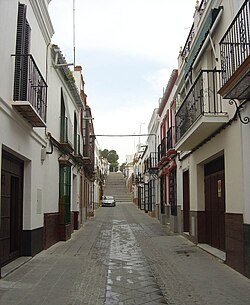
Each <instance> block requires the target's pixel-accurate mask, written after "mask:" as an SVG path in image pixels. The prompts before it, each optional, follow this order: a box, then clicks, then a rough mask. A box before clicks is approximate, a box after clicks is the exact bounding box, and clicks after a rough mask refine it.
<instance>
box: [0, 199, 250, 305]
mask: <svg viewBox="0 0 250 305" xmlns="http://www.w3.org/2000/svg"><path fill="white" fill-rule="evenodd" d="M45 304H46V305H87V304H88V305H104V304H105V305H111V304H115V305H132V304H133V305H140V304H147V305H149V304H150V305H153V304H154V305H157V304H169V305H173V304H174V305H184V304H185V305H189V304H190V305H191V304H198V305H205V304H206V305H250V280H249V279H247V278H245V277H244V276H242V275H241V274H239V273H237V272H235V271H234V270H232V269H231V268H229V267H228V266H226V265H225V264H223V263H222V262H221V261H219V260H217V259H215V258H214V257H213V256H211V255H210V254H208V253H206V252H204V251H203V250H201V249H199V248H198V247H196V246H194V245H193V244H192V243H190V242H189V241H187V240H186V239H185V238H183V237H182V236H180V235H177V234H173V233H171V232H170V231H169V230H168V229H167V228H166V227H162V226H161V225H160V224H159V223H158V221H157V220H156V219H154V218H151V217H149V216H148V215H147V214H145V213H144V212H143V211H140V210H138V209H137V208H136V207H135V206H134V205H133V204H132V203H130V204H127V203H126V204H125V203H120V204H118V205H117V207H115V208H100V209H98V210H97V212H96V215H95V217H94V218H92V219H90V220H89V221H88V222H87V223H86V224H85V225H84V227H83V228H81V229H80V230H78V231H76V232H75V233H74V234H73V235H72V238H71V239H70V240H69V241H67V242H59V243H57V244H56V245H54V246H52V247H51V248H49V249H48V250H46V251H42V252H41V253H39V254H38V255H36V256H35V257H34V258H33V259H31V260H30V261H29V262H27V263H26V264H25V265H23V266H22V267H20V268H19V269H17V270H16V271H14V272H13V273H11V274H9V275H8V276H6V277H5V278H4V279H2V280H0V305H45Z"/></svg>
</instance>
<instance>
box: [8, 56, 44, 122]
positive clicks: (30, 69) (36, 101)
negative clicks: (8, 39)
mask: <svg viewBox="0 0 250 305" xmlns="http://www.w3.org/2000/svg"><path fill="white" fill-rule="evenodd" d="M14 56H15V76H14V94H13V100H14V102H12V107H13V109H15V110H16V111H18V112H19V113H20V114H21V115H22V116H23V117H24V118H25V120H26V121H27V122H28V123H29V124H30V125H31V126H32V127H46V110H47V87H48V86H47V84H46V82H45V80H44V79H43V76H42V74H41V72H40V71H39V69H38V67H37V65H36V63H35V60H34V58H33V57H32V55H30V54H27V55H14Z"/></svg>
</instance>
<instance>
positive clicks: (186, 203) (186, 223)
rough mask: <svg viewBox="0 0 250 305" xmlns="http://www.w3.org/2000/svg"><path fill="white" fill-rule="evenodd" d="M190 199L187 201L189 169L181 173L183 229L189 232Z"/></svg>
mask: <svg viewBox="0 0 250 305" xmlns="http://www.w3.org/2000/svg"><path fill="white" fill-rule="evenodd" d="M189 214H190V201H189V171H185V172H184V173H183V231H184V232H189V230H190V229H189V217H190V215H189Z"/></svg>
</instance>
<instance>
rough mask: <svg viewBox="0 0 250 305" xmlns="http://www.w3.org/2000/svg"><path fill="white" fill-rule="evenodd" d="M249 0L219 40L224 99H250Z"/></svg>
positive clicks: (221, 90)
mask: <svg viewBox="0 0 250 305" xmlns="http://www.w3.org/2000/svg"><path fill="white" fill-rule="evenodd" d="M249 15H250V0H246V1H245V2H244V4H243V5H242V7H241V9H240V10H239V12H238V13H237V15H236V16H235V18H234V20H233V22H232V23H231V25H230V26H229V28H228V30H227V31H226V33H225V35H224V36H223V38H222V39H221V41H220V54H221V69H222V87H221V89H220V90H219V94H220V95H221V96H222V97H223V98H226V99H238V100H245V99H247V100H250V86H249V84H250V32H249V28H250V21H249Z"/></svg>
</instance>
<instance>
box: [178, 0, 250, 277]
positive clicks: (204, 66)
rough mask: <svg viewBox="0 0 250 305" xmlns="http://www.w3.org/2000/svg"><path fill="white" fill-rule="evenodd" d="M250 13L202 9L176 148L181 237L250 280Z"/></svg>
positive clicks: (182, 85)
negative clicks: (249, 117) (247, 117)
mask: <svg viewBox="0 0 250 305" xmlns="http://www.w3.org/2000/svg"><path fill="white" fill-rule="evenodd" d="M249 8H250V2H249V0H247V1H243V0H234V1H228V0H224V1H223V0H221V1H218V0H211V1H201V3H200V4H199V5H197V7H196V11H195V15H194V23H193V26H192V28H191V30H190V34H189V36H188V38H187V41H186V44H185V46H184V48H183V50H182V51H181V53H180V56H179V77H178V80H177V90H176V96H175V98H176V145H175V149H176V150H177V151H178V154H179V162H178V165H177V168H178V171H177V204H178V206H179V207H180V208H181V211H182V212H181V214H178V217H179V219H178V221H179V223H180V222H181V228H180V229H181V231H184V232H185V234H186V236H187V237H188V238H190V239H191V240H192V241H194V242H195V243H199V244H204V245H203V246H204V247H205V248H206V249H207V250H209V251H211V252H213V253H219V256H220V257H221V258H222V259H224V260H225V262H226V263H227V264H228V265H230V266H231V267H232V268H234V269H236V270H238V271H239V272H242V273H243V274H245V275H247V276H249V277H250V263H249V253H250V246H249V245H250V243H249V240H250V230H249V227H250V225H249V224H250V213H249V211H250V208H249V194H248V189H249V188H248V184H249V181H248V180H249V178H248V176H249V175H247V174H246V172H247V171H249V162H248V159H249V150H250V148H249V147H250V143H249V137H248V134H249V126H248V125H244V124H243V123H242V122H241V120H240V119H239V118H240V117H239V116H238V115H239V114H241V115H242V118H244V116H245V115H247V114H249V105H248V104H247V103H246V102H247V101H249V100H250V86H249V71H250V70H249V68H250V64H249V63H250V61H249V59H250V47H249V41H250V40H249V37H250V34H249V28H250V25H249ZM229 101H231V102H230V103H229ZM235 105H237V107H235ZM240 105H241V106H242V107H243V105H245V106H244V111H242V112H239V111H241V110H242V108H241V106H240ZM238 106H240V108H238Z"/></svg>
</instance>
